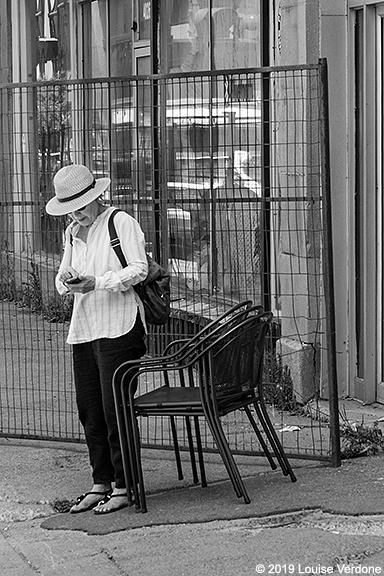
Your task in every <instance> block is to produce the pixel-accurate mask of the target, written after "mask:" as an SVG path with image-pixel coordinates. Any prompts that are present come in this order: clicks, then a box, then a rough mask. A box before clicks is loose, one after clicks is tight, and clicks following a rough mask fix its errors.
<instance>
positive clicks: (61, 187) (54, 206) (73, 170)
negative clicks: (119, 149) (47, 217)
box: [45, 164, 111, 216]
mask: <svg viewBox="0 0 384 576" xmlns="http://www.w3.org/2000/svg"><path fill="white" fill-rule="evenodd" d="M110 183H111V180H110V178H98V179H97V180H96V179H95V178H94V177H93V175H92V174H91V172H90V171H89V170H88V168H87V167H86V166H82V165H81V164H71V165H70V166H64V168H60V170H59V171H58V172H57V173H56V175H55V177H54V179H53V185H54V187H55V194H56V195H55V196H54V197H53V198H51V199H50V200H49V202H48V203H47V205H46V207H45V209H46V211H47V212H48V214H51V215H52V216H63V215H64V214H70V213H71V212H75V211H76V210H79V209H80V208H83V207H84V206H87V204H90V203H91V202H93V201H94V200H96V198H98V197H99V196H101V194H102V193H103V192H104V191H105V190H106V189H107V188H108V186H109V185H110Z"/></svg>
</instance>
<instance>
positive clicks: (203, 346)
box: [113, 301, 296, 512]
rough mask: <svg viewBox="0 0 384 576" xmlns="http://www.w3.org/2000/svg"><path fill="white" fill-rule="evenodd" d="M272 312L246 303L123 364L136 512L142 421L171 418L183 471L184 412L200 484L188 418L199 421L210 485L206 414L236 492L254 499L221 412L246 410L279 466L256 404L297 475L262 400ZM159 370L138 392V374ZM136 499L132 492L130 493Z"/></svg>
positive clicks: (141, 504)
mask: <svg viewBox="0 0 384 576" xmlns="http://www.w3.org/2000/svg"><path fill="white" fill-rule="evenodd" d="M271 321H272V314H271V313H270V312H263V311H262V308H261V307H260V306H252V302H250V301H244V302H241V303H239V304H237V305H236V306H234V307H232V308H231V309H230V310H229V311H228V312H226V313H225V314H223V315H222V316H220V317H219V318H218V319H217V320H215V321H213V322H211V323H210V324H208V325H207V326H206V327H204V328H203V329H202V330H200V332H198V333H197V334H196V335H195V336H194V337H193V338H190V339H188V340H185V339H183V340H175V341H173V342H171V343H170V344H169V345H168V346H167V348H166V349H165V351H164V355H163V356H161V357H156V358H148V359H142V360H141V361H140V362H137V361H132V362H125V363H124V364H122V365H121V366H120V367H119V368H118V369H117V370H116V372H115V375H114V378H113V390H114V397H115V405H116V413H117V420H118V426H119V435H120V443H121V449H122V456H123V465H124V471H125V477H126V483H127V493H128V494H129V495H130V494H131V492H133V497H134V503H135V506H136V508H137V509H138V510H141V511H142V512H146V511H147V504H146V494H145V485H144V477H143V471H142V464H141V443H140V430H139V418H140V417H143V416H145V417H150V416H168V417H169V418H170V422H171V431H172V439H173V444H174V449H175V456H176V463H177V469H178V475H179V478H180V479H181V478H182V477H183V475H182V468H181V459H180V453H179V446H178V439H177V430H176V425H175V420H174V419H175V417H177V416H182V417H185V422H186V431H187V438H188V443H189V451H190V456H191V465H192V471H193V478H194V481H195V482H198V477H197V467H196V462H195V449H194V445H193V438H192V430H191V425H190V419H191V418H193V420H194V423H195V435H196V449H197V453H198V458H199V466H200V475H201V484H202V486H206V485H207V484H206V475H205V468H204V459H203V447H202V442H201V436H200V430H199V418H204V419H205V421H206V423H207V425H208V427H209V429H210V432H211V434H212V437H213V439H214V442H215V444H216V447H217V450H218V452H219V454H220V456H221V458H222V461H223V463H224V465H225V467H226V470H227V473H228V476H229V478H230V480H231V482H232V485H233V488H234V490H235V493H236V495H237V496H238V497H242V498H243V499H244V502H245V503H249V502H250V499H249V495H248V493H247V490H246V488H245V485H244V482H243V480H242V478H241V475H240V472H239V469H238V467H237V465H236V462H235V459H234V457H233V454H232V452H231V449H230V446H229V444H228V441H227V439H226V436H225V434H224V430H223V427H222V424H221V417H222V416H225V415H227V414H229V413H231V412H234V411H236V410H239V409H243V410H244V412H245V414H246V415H247V417H248V420H249V422H250V424H251V426H252V428H253V430H254V432H255V434H256V436H257V438H258V441H259V444H260V446H261V448H262V450H263V452H264V454H265V456H266V457H267V459H268V461H269V464H270V466H271V467H272V469H276V464H275V462H274V460H273V456H272V455H271V453H270V451H269V449H268V446H267V444H266V442H265V440H264V437H263V435H262V433H261V431H260V429H259V427H258V425H257V423H256V421H255V418H254V417H253V414H252V411H251V407H252V406H253V407H254V409H255V413H256V416H257V419H258V422H259V425H261V428H262V429H263V431H264V434H265V436H266V438H267V439H268V442H269V445H270V446H271V449H272V452H273V453H274V455H275V457H276V459H277V461H278V463H279V465H280V467H281V469H282V472H283V474H284V475H290V478H291V480H292V482H294V481H296V477H295V475H294V473H293V471H292V468H291V466H290V464H289V461H288V459H287V457H286V454H285V452H284V449H283V447H282V445H281V442H280V440H279V438H278V435H277V434H276V431H275V429H274V428H273V425H272V423H271V421H270V418H269V415H268V412H267V409H266V406H265V404H264V401H263V393H262V392H263V391H262V375H263V353H264V346H265V339H266V335H267V333H268V330H269V329H270V325H271ZM148 374H154V375H155V376H156V381H160V383H161V384H162V385H159V386H156V387H155V388H154V389H153V390H150V391H148V392H146V393H143V394H140V393H139V394H136V389H137V383H138V381H139V380H140V377H141V376H144V375H148ZM129 497H130V499H131V502H132V495H130V496H129Z"/></svg>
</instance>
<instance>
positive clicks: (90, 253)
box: [46, 165, 148, 514]
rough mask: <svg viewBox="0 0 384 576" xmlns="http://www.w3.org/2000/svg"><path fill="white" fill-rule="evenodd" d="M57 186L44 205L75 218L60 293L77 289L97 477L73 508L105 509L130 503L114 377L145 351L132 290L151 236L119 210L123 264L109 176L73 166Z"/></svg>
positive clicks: (85, 411) (81, 378)
mask: <svg viewBox="0 0 384 576" xmlns="http://www.w3.org/2000/svg"><path fill="white" fill-rule="evenodd" d="M53 184H54V188H55V196H54V197H53V198H51V200H50V201H49V202H48V203H47V206H46V211H47V212H48V214H51V215H53V216H62V215H65V214H69V215H70V217H71V218H72V222H71V224H69V226H68V227H67V229H66V232H65V249H64V256H63V259H62V262H61V264H60V268H59V271H58V273H57V276H56V287H57V290H58V291H59V293H60V294H67V293H72V294H73V295H74V304H73V312H72V318H71V323H70V327H69V333H68V339H67V342H68V343H69V344H72V346H73V366H74V375H75V388H76V401H77V407H78V411H79V418H80V421H81V423H82V425H83V427H84V432H85V438H86V442H87V446H88V451H89V457H90V463H91V467H92V476H93V486H92V488H91V489H90V491H89V492H85V493H84V494H82V495H81V496H79V498H78V499H77V501H76V504H75V505H74V506H72V508H71V509H70V512H71V513H78V512H85V511H86V510H91V509H93V510H94V512H95V513H96V514H106V513H109V512H114V511H115V510H119V509H120V508H123V507H125V506H127V505H128V499H127V491H126V486H125V479H124V471H123V465H122V458H121V450H120V444H119V436H118V428H117V419H116V412H115V406H114V400H113V391H112V377H113V373H114V371H115V370H116V368H117V367H118V366H119V365H120V364H122V363H123V362H125V361H127V360H134V359H138V358H140V357H141V356H143V354H144V353H145V350H146V348H145V342H144V339H145V335H146V326H145V319H144V309H143V305H142V303H141V301H140V299H139V298H138V296H137V295H136V292H135V291H134V290H133V288H132V287H133V286H134V285H135V284H137V283H139V282H141V281H142V280H144V279H145V278H146V276H147V271H148V265H147V258H146V252H145V239H144V234H143V232H142V230H141V228H140V225H139V223H138V222H137V221H136V220H135V219H134V218H132V217H131V216H130V215H129V214H127V213H126V212H118V213H117V215H116V216H115V225H116V230H117V233H118V236H119V238H120V241H121V247H122V250H123V252H124V255H125V257H126V260H127V262H128V266H127V267H126V268H123V269H122V268H121V265H120V263H119V260H118V258H117V256H116V254H115V252H114V251H113V249H112V248H111V246H110V242H109V232H108V218H109V215H110V214H111V212H112V211H113V208H111V207H107V206H105V205H104V204H103V203H102V202H101V200H100V196H101V194H103V192H105V190H106V189H107V188H108V187H109V185H110V179H109V178H99V179H97V180H96V179H94V177H93V175H92V174H91V172H90V171H89V170H88V168H86V167H85V166H82V165H71V166H65V167H64V168H61V169H60V170H59V171H58V172H57V174H56V175H55V177H54V180H53Z"/></svg>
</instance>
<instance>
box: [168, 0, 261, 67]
mask: <svg viewBox="0 0 384 576" xmlns="http://www.w3.org/2000/svg"><path fill="white" fill-rule="evenodd" d="M167 14H170V15H171V17H170V23H168V22H167V21H163V22H161V23H160V26H161V31H162V35H163V37H164V38H165V42H164V43H163V50H162V54H161V64H162V69H163V71H164V72H192V71H198V70H218V69H222V70H224V69H228V68H250V67H256V66H259V65H260V42H259V39H260V33H259V31H260V26H259V17H260V14H259V3H258V2H255V1H254V0H213V2H212V10H211V13H210V12H209V6H208V1H207V0H168V2H167Z"/></svg>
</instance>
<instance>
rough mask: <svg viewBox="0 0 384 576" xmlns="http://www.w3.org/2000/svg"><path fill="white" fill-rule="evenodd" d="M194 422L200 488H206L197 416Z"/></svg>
mask: <svg viewBox="0 0 384 576" xmlns="http://www.w3.org/2000/svg"><path fill="white" fill-rule="evenodd" d="M194 421H195V433H196V445H197V453H198V455H199V466H200V476H201V486H202V487H203V488H206V487H207V479H206V476H205V466H204V454H203V445H202V442H201V434H200V425H199V418H198V416H195V417H194Z"/></svg>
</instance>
